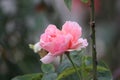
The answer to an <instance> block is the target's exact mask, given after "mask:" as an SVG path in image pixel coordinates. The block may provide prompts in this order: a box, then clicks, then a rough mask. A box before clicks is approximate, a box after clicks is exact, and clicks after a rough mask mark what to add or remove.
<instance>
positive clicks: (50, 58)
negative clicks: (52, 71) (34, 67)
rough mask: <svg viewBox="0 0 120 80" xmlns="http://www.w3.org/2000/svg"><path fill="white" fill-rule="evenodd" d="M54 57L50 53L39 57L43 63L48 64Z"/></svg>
mask: <svg viewBox="0 0 120 80" xmlns="http://www.w3.org/2000/svg"><path fill="white" fill-rule="evenodd" d="M55 58H56V56H53V55H52V54H51V53H48V54H47V55H46V56H44V57H43V58H41V59H40V61H41V62H43V63H44V64H49V63H51V62H53V61H54V59H55Z"/></svg>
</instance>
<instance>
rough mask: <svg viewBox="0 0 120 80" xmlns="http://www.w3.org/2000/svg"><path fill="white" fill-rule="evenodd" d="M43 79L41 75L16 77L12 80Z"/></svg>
mask: <svg viewBox="0 0 120 80" xmlns="http://www.w3.org/2000/svg"><path fill="white" fill-rule="evenodd" d="M42 77H43V74H42V73H34V74H26V75H22V76H17V77H15V78H13V79H12V80H41V79H42Z"/></svg>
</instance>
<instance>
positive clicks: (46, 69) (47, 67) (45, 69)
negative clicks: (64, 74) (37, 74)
mask: <svg viewBox="0 0 120 80" xmlns="http://www.w3.org/2000/svg"><path fill="white" fill-rule="evenodd" d="M41 69H42V71H43V72H44V73H49V72H55V68H54V66H53V65H52V64H42V65H41Z"/></svg>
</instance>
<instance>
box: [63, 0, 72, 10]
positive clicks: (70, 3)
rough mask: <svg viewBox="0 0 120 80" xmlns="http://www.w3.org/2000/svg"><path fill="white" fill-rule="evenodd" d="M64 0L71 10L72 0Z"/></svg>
mask: <svg viewBox="0 0 120 80" xmlns="http://www.w3.org/2000/svg"><path fill="white" fill-rule="evenodd" d="M64 2H65V4H66V6H67V8H68V9H69V10H71V6H72V0H64Z"/></svg>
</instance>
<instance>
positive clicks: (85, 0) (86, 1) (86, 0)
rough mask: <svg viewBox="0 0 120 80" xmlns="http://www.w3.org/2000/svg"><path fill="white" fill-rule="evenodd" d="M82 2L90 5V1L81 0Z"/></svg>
mask: <svg viewBox="0 0 120 80" xmlns="http://www.w3.org/2000/svg"><path fill="white" fill-rule="evenodd" d="M81 1H82V2H84V3H88V1H89V0H81Z"/></svg>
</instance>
